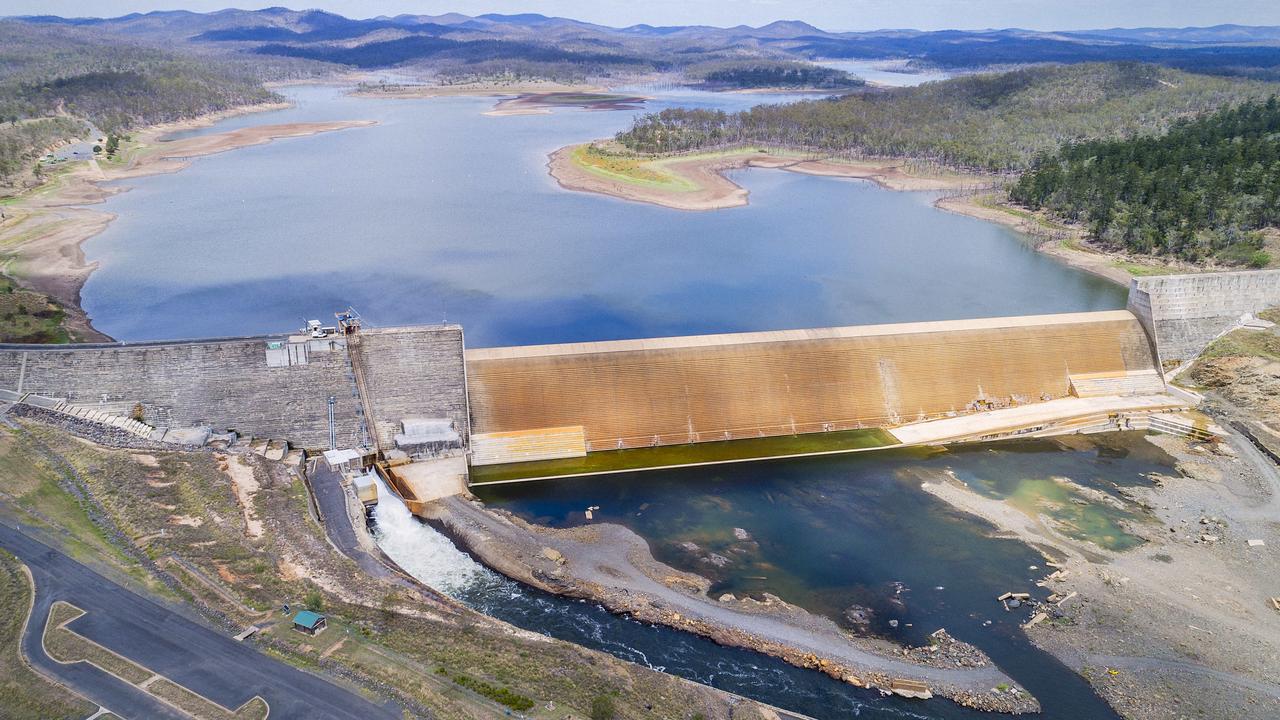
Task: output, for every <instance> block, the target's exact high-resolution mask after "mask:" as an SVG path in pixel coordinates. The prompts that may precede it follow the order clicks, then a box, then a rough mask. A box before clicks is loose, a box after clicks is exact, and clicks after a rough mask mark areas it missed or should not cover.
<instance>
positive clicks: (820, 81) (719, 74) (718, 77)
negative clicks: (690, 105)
mask: <svg viewBox="0 0 1280 720" xmlns="http://www.w3.org/2000/svg"><path fill="white" fill-rule="evenodd" d="M684 75H685V77H686V78H688V79H689V80H701V81H702V83H703V84H704V85H706V86H708V87H710V88H770V87H779V88H820V89H830V90H838V89H848V88H857V87H862V86H863V85H865V84H866V83H865V82H864V81H863V80H862V79H860V78H856V77H854V76H852V75H850V74H849V73H847V72H845V71H843V70H836V69H833V68H828V67H822V66H821V65H812V64H810V63H804V62H796V61H794V60H766V59H762V58H761V59H747V60H721V61H717V62H708V63H701V64H698V65H694V66H692V67H688V68H685V70H684Z"/></svg>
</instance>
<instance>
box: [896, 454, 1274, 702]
mask: <svg viewBox="0 0 1280 720" xmlns="http://www.w3.org/2000/svg"><path fill="white" fill-rule="evenodd" d="M1062 442H1063V443H1066V444H1068V445H1070V446H1071V447H1073V448H1074V449H1077V450H1087V449H1091V448H1093V447H1094V445H1093V440H1091V439H1089V438H1084V437H1069V438H1063V439H1062ZM1150 442H1153V443H1156V444H1157V445H1159V446H1161V447H1162V448H1163V449H1165V450H1166V451H1167V452H1169V453H1170V454H1172V455H1173V456H1174V458H1175V459H1176V460H1177V468H1178V470H1180V471H1181V474H1178V473H1176V472H1174V471H1170V474H1167V475H1165V474H1160V475H1154V476H1152V480H1153V482H1152V485H1151V486H1149V487H1141V486H1140V487H1135V488H1125V489H1123V491H1122V492H1121V495H1122V496H1123V497H1124V498H1125V502H1127V503H1129V504H1130V505H1131V506H1133V507H1135V508H1145V509H1146V510H1147V512H1148V514H1149V515H1150V517H1151V521H1150V522H1148V523H1139V524H1134V525H1131V526H1130V527H1129V528H1128V529H1129V531H1130V532H1131V533H1133V534H1135V535H1138V536H1139V537H1141V538H1143V540H1145V543H1144V544H1142V545H1139V546H1138V547H1135V548H1133V549H1130V550H1127V551H1123V552H1113V551H1109V550H1107V549H1105V548H1103V547H1100V546H1098V545H1095V544H1093V543H1091V542H1087V541H1081V540H1073V539H1071V538H1069V537H1067V536H1065V535H1063V534H1061V533H1059V532H1057V530H1056V529H1055V527H1054V523H1053V521H1052V520H1051V519H1049V518H1047V517H1044V516H1040V515H1037V516H1031V515H1028V514H1026V513H1024V512H1022V511H1021V510H1018V509H1016V508H1014V507H1013V506H1012V505H1010V504H1009V503H1008V502H1006V501H1003V500H999V499H994V498H989V497H985V496H982V495H979V494H978V493H976V492H974V491H973V490H971V489H970V488H968V487H966V486H965V485H964V484H963V483H961V482H959V481H958V480H956V478H955V477H954V476H953V475H951V474H950V473H947V472H946V471H936V472H932V473H928V472H923V471H922V472H921V475H920V476H921V480H922V481H923V482H922V486H921V487H922V489H924V490H925V491H926V492H928V493H930V494H932V495H934V496H935V497H937V498H939V499H940V500H942V501H944V502H946V503H948V504H950V505H952V506H954V507H956V508H957V509H960V510H962V511H964V512H967V513H970V514H972V515H975V516H977V517H980V518H983V519H984V520H986V521H987V522H989V523H991V524H992V525H993V526H995V528H997V530H998V531H999V532H1000V533H1001V534H1005V535H1009V536H1013V537H1016V538H1018V539H1020V540H1022V541H1023V542H1026V543H1028V544H1030V545H1032V546H1034V547H1036V548H1037V549H1039V550H1041V552H1043V553H1044V554H1045V555H1046V557H1050V558H1052V561H1053V562H1054V563H1055V565H1054V566H1053V567H1049V568H1046V569H1045V570H1044V572H1045V573H1047V574H1048V575H1049V577H1046V579H1045V580H1042V581H1041V583H1040V584H1042V585H1043V586H1044V587H1045V588H1046V589H1048V590H1051V591H1052V592H1053V595H1051V596H1049V600H1050V602H1048V603H1045V604H1043V605H1041V606H1039V607H1038V608H1036V609H1035V610H1033V611H1032V612H1044V613H1045V618H1043V619H1042V620H1040V621H1039V622H1037V623H1036V624H1034V626H1032V627H1028V628H1027V629H1026V632H1027V635H1028V637H1029V638H1030V639H1031V640H1032V642H1034V643H1035V644H1036V645H1037V646H1039V647H1040V648H1042V649H1044V650H1046V651H1048V652H1050V653H1052V654H1053V655H1055V656H1056V657H1058V659H1060V660H1061V661H1062V662H1063V663H1064V664H1066V665H1067V666H1068V667H1070V668H1072V669H1074V670H1076V671H1077V672H1080V673H1081V674H1082V675H1084V676H1085V677H1086V679H1088V680H1089V681H1090V682H1091V683H1092V684H1093V685H1094V687H1095V689H1097V690H1098V692H1099V694H1101V695H1102V696H1103V698H1104V699H1106V700H1107V701H1108V702H1109V703H1110V704H1111V705H1112V706H1113V707H1115V708H1116V710H1117V711H1119V712H1120V713H1121V714H1122V715H1123V716H1124V717H1126V718H1137V719H1141V720H1148V719H1150V720H1154V719H1155V718H1169V717H1232V718H1256V719H1257V720H1261V719H1262V718H1274V717H1280V684H1278V683H1277V682H1276V681H1275V678H1277V677H1280V660H1278V659H1277V658H1280V632H1277V631H1276V628H1277V626H1278V625H1280V619H1278V616H1277V615H1276V612H1275V610H1274V609H1273V608H1272V607H1271V606H1270V604H1269V601H1268V597H1269V596H1270V595H1274V594H1276V593H1275V587H1274V582H1273V578H1275V577H1276V576H1277V574H1278V573H1280V558H1278V557H1277V555H1276V553H1275V552H1274V550H1271V549H1270V548H1271V547H1272V545H1273V543H1278V542H1280V526H1277V525H1276V524H1275V523H1274V522H1272V521H1270V520H1268V519H1267V518H1268V516H1271V517H1274V515H1272V513H1274V512H1275V508H1276V507H1277V506H1278V505H1280V502H1278V500H1277V491H1278V490H1280V474H1278V473H1277V469H1276V467H1275V466H1274V465H1267V464H1265V463H1263V462H1261V460H1260V457H1258V456H1256V454H1250V453H1248V447H1246V446H1247V443H1244V442H1243V441H1238V440H1234V439H1233V441H1232V442H1231V443H1230V444H1229V445H1228V446H1226V447H1224V448H1222V449H1221V450H1219V451H1217V452H1215V451H1212V450H1208V449H1206V448H1205V447H1203V446H1196V445H1191V444H1189V443H1188V442H1187V441H1185V440H1182V439H1178V438H1172V437H1169V436H1154V437H1152V438H1150ZM1253 538H1257V539H1263V540H1264V541H1265V542H1266V543H1267V544H1266V546H1264V547H1262V548H1259V547H1251V546H1249V545H1248V543H1247V540H1248V539H1253ZM1050 571H1057V572H1050ZM1010 589H1011V590H1021V589H1023V588H1010Z"/></svg>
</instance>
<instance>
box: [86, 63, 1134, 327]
mask: <svg viewBox="0 0 1280 720" xmlns="http://www.w3.org/2000/svg"><path fill="white" fill-rule="evenodd" d="M289 95H290V96H291V97H292V98H293V99H294V100H295V101H296V103H297V105H296V107H293V108H290V109H287V110H283V111H278V112H271V113H261V114H255V115H249V116H241V117H238V118H233V119H230V120H228V121H225V122H222V123H218V124H217V125H215V126H213V127H212V128H208V129H205V130H201V131H198V132H215V131H223V130H227V129H231V128H235V127H241V126H246V125H256V124H269V123H283V122H297V121H319V120H357V119H373V120H377V121H378V122H379V123H380V124H379V125H377V126H374V127H369V128H358V129H351V130H343V131H340V132H335V133H326V134H322V135H316V136H312V137H306V138H293V139H287V140H279V141H276V142H273V143H270V144H267V145H261V146H257V147H250V148H243V149H240V150H235V151H232V152H228V153H223V154H221V155H216V156H210V157H205V158H200V159H197V160H196V161H195V162H193V163H192V165H191V167H189V168H188V169H186V170H184V171H182V172H180V173H177V174H173V175H163V176H153V177H148V178H140V179H134V180H129V181H125V184H127V185H128V186H130V187H131V188H132V190H130V191H129V192H127V193H123V194H120V195H117V196H115V197H112V198H110V199H109V200H108V201H107V202H106V203H105V204H104V209H105V210H107V211H109V212H113V213H116V214H117V216H118V217H117V219H116V220H115V221H114V222H113V223H112V224H111V225H110V226H109V227H108V228H107V230H106V231H105V232H103V233H102V234H101V235H99V236H98V237H96V238H93V239H92V240H90V241H88V242H87V243H85V246H84V249H85V253H86V256H87V259H88V260H89V261H92V262H98V263H100V267H99V269H98V270H97V271H96V272H95V273H94V274H93V275H92V276H91V277H90V279H89V281H88V283H87V284H86V285H85V288H84V291H83V305H84V308H85V309H86V310H87V311H88V313H89V315H90V316H91V317H92V318H93V322H94V325H95V326H96V327H97V328H98V329H100V330H101V331H103V332H105V333H107V334H108V335H111V336H112V337H115V338H117V339H120V340H145V339H163V338H174V337H199V336H212V335H239V334H250V333H270V332H280V331H282V330H289V329H293V328H296V327H300V326H301V325H302V322H303V320H304V319H305V318H321V319H324V318H326V317H330V316H331V313H332V312H334V311H335V310H339V309H342V308H345V307H347V306H348V305H353V306H355V307H356V308H357V309H358V310H359V311H360V312H361V313H362V314H363V315H364V317H365V318H366V319H367V320H368V321H369V322H371V323H372V324H374V325H378V326H388V325H396V324H406V323H422V322H438V321H440V320H442V319H445V318H447V319H448V320H449V321H454V322H461V323H462V324H463V326H464V327H465V329H466V333H467V342H468V344H469V345H470V346H474V347H479V346H486V345H506V344H525V343H546V342H568V341H580V340H608V339H618V338H633V337H646V336H660V335H673V334H691V333H707V332H732V331H747V330H772V329H783V328H803V327H822V326H833V325H853V324H864V323H885V322H904V321H914V320H941V319H956V318H967V317H982V316H999V315H1011V314H1028V313H1047V312H1067V311H1077V310H1098V309H1113V308H1119V307H1123V306H1124V291H1123V289H1121V288H1119V287H1116V286H1114V285H1112V284H1110V283H1107V282H1106V281H1104V280H1101V279H1098V278H1096V277H1094V276H1091V275H1088V274H1086V273H1083V272H1080V271H1076V270H1073V269H1070V268H1067V267H1065V266H1063V265H1061V264H1060V263H1057V262H1055V261H1054V260H1052V259H1051V258H1048V257H1045V256H1044V255H1042V254H1039V253H1037V252H1035V251H1034V250H1033V249H1032V248H1031V247H1030V246H1029V245H1028V244H1027V243H1026V242H1025V241H1024V239H1023V238H1022V237H1021V236H1020V235H1018V234H1017V233H1015V232H1013V231H1012V230H1009V229H1006V228H1003V227H1000V226H996V225H992V224H989V223H985V222H982V221H979V220H975V219H972V218H967V217H962V216H959V215H954V214H951V213H946V212H942V211H939V210H936V209H934V208H933V207H932V206H931V202H932V200H933V197H934V196H933V195H930V194H926V193H899V192H891V191H887V190H882V189H880V188H878V187H876V186H875V185H873V184H871V183H869V182H865V181H858V180H841V179H833V178H819V177H811V176H804V175H798V174H793V173H786V172H779V171H768V170H744V171H739V172H736V173H734V175H733V177H734V179H735V180H737V181H739V182H741V183H742V184H743V185H745V186H746V187H747V188H748V189H749V190H750V191H751V204H750V206H749V207H745V208H736V209H730V210H723V211H716V212H705V213H689V212H677V211H671V210H668V209H665V208H659V207H654V206H648V205H642V204H637V203H629V202H626V201H622V200H617V199H613V198H606V197H602V196H597V195H592V194H585V193H574V192H567V191H564V190H561V189H560V188H559V187H558V186H557V185H556V184H555V182H554V180H553V179H552V178H550V177H549V176H548V175H547V172H546V167H545V165H546V156H547V153H549V152H550V151H552V150H555V149H556V148H558V147H560V146H563V145H565V144H568V143H572V142H580V141H582V140H585V139H590V138H597V137H606V136H609V135H611V134H612V133H614V132H616V131H618V130H620V129H624V128H626V127H627V126H628V125H629V124H630V121H631V118H632V116H633V115H634V113H633V112H618V111H613V112H610V111H595V112H591V111H583V110H573V109H567V110H557V111H555V112H554V113H553V114H551V115H529V116H510V117H485V116H483V115H481V113H482V112H483V111H484V110H486V109H488V108H489V107H491V106H492V105H493V103H494V100H493V99H492V98H467V97H458V98H436V99H426V100H385V99H357V98H349V97H345V96H343V94H342V92H341V91H340V90H338V89H335V88H327V87H304V88H297V89H292V90H290V91H289ZM766 99H786V98H766ZM761 101H762V100H761V97H760V96H745V95H734V94H713V93H700V92H692V91H676V92H672V93H670V94H663V95H662V96H661V98H660V99H659V100H656V101H651V102H650V103H649V109H651V110H657V109H661V108H663V107H667V106H669V105H673V104H681V105H692V104H698V105H704V106H714V107H721V108H725V109H734V108H740V107H746V106H748V105H751V104H755V103H759V102H761Z"/></svg>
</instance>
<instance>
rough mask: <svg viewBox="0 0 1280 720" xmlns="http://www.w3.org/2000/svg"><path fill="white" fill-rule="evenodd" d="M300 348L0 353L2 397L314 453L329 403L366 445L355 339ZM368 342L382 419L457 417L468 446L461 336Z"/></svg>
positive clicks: (369, 335) (430, 333) (257, 342)
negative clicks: (104, 410)
mask: <svg viewBox="0 0 1280 720" xmlns="http://www.w3.org/2000/svg"><path fill="white" fill-rule="evenodd" d="M294 340H295V342H293V343H292V344H291V343H290V338H289V337H288V336H286V335H278V336H266V337H250V338H226V339H216V340H195V341H185V342H155V343H137V344H97V345H75V346H31V345H0V388H3V389H6V390H12V391H18V390H19V389H21V391H22V392H24V393H37V394H39V395H44V396H48V397H54V398H64V399H66V400H67V401H68V402H71V403H75V404H77V405H83V406H88V407H97V406H105V407H110V408H112V411H114V412H118V411H119V409H120V408H132V407H133V405H134V404H135V403H141V404H142V406H143V418H144V420H145V422H147V423H148V424H150V425H154V426H157V427H186V426H196V425H208V426H212V427H213V428H214V429H215V430H222V429H230V430H236V431H237V432H239V433H240V434H241V435H242V436H245V435H252V436H254V437H259V438H272V439H278V440H288V441H289V442H290V443H292V444H294V445H296V446H300V447H306V448H313V449H319V448H327V447H328V446H329V421H328V410H329V407H328V399H329V396H331V395H332V396H333V397H334V398H335V399H336V406H335V420H336V423H335V424H336V428H337V441H338V445H339V446H340V447H353V446H355V445H356V444H358V443H359V441H360V418H361V411H360V410H361V409H360V399H359V397H358V396H357V394H356V392H355V382H354V377H353V375H352V370H351V365H350V362H349V360H348V355H347V347H346V346H347V340H346V339H345V338H342V337H332V338H329V339H326V340H322V341H316V340H310V339H300V338H294ZM299 341H300V342H299ZM361 342H362V343H363V347H362V348H361V350H360V352H362V356H361V357H362V359H363V361H364V363H365V366H364V367H365V373H366V379H367V381H368V383H369V387H370V389H371V391H372V393H373V397H372V402H371V405H372V408H373V411H374V413H375V416H376V418H377V419H389V420H394V421H396V422H398V421H399V420H401V419H402V418H404V417H409V416H422V417H449V418H453V419H454V420H455V424H456V425H457V427H458V428H459V431H460V433H461V434H462V436H463V437H464V438H466V436H467V428H468V426H467V422H466V420H467V412H466V389H465V383H464V381H463V361H462V331H461V329H460V328H458V327H457V326H448V327H434V326H433V327H409V328H388V329H377V330H365V331H362V333H361ZM282 348H284V349H289V348H294V349H295V350H297V351H296V352H292V353H287V352H284V351H283V350H282ZM269 358H271V361H270V362H269ZM290 358H292V360H290ZM290 362H293V363H294V364H289V363H290ZM281 363H284V364H281Z"/></svg>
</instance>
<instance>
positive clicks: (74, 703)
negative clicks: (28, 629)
mask: <svg viewBox="0 0 1280 720" xmlns="http://www.w3.org/2000/svg"><path fill="white" fill-rule="evenodd" d="M31 592H32V589H31V582H30V581H29V580H28V579H27V575H26V573H24V572H23V571H22V569H21V567H20V566H19V564H18V559H17V558H15V557H14V556H12V555H10V554H9V553H7V552H5V551H4V550H0V608H4V609H5V612H4V613H2V614H0V715H3V717H5V718H7V719H9V720H60V719H61V718H83V717H88V716H89V715H90V714H91V713H92V712H93V711H94V709H95V708H96V706H94V705H93V704H92V703H90V702H88V701H87V700H83V699H81V698H80V697H78V696H76V695H73V694H71V692H69V691H67V690H65V689H63V688H61V687H59V686H57V685H54V684H53V683H51V682H48V681H47V680H45V679H44V678H42V677H40V676H39V675H36V674H35V673H34V672H32V671H31V670H30V669H29V668H28V667H27V666H26V663H24V662H22V661H21V660H20V659H19V655H18V637H19V634H20V633H21V632H22V625H23V621H24V620H26V618H27V608H28V607H29V606H30V604H31Z"/></svg>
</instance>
